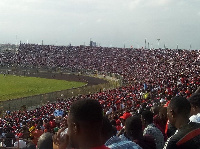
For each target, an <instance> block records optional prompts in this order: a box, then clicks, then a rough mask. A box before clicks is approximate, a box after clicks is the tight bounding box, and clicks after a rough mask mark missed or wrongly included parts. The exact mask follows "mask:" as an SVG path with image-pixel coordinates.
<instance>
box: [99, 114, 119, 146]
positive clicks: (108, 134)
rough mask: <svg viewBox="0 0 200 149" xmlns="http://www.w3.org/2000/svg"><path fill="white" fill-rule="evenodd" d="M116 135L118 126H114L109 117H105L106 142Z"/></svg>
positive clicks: (104, 135) (103, 134)
mask: <svg viewBox="0 0 200 149" xmlns="http://www.w3.org/2000/svg"><path fill="white" fill-rule="evenodd" d="M114 135H116V128H115V127H114V126H112V124H111V122H110V121H109V119H108V118H106V117H104V118H103V126H102V140H103V142H104V143H105V142H106V141H107V140H108V139H109V138H111V137H112V136H114Z"/></svg>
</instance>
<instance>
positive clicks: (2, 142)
mask: <svg viewBox="0 0 200 149" xmlns="http://www.w3.org/2000/svg"><path fill="white" fill-rule="evenodd" d="M0 149H19V138H1V139H0Z"/></svg>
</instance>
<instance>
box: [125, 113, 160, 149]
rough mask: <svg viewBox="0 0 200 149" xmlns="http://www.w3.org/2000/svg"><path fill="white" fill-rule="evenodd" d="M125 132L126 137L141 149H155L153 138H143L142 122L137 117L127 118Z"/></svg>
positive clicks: (146, 136)
mask: <svg viewBox="0 0 200 149" xmlns="http://www.w3.org/2000/svg"><path fill="white" fill-rule="evenodd" d="M125 131H126V134H127V136H128V137H129V138H130V139H131V140H132V141H133V142H135V143H137V144H138V145H139V146H141V147H142V148H143V149H156V144H155V141H154V139H153V137H151V136H148V135H145V136H143V131H142V121H141V118H140V117H139V116H133V117H129V118H128V119H127V120H126V125H125Z"/></svg>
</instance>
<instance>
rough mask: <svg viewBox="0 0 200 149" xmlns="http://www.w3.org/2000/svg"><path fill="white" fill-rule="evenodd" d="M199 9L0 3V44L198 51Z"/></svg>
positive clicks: (135, 1)
mask: <svg viewBox="0 0 200 149" xmlns="http://www.w3.org/2000/svg"><path fill="white" fill-rule="evenodd" d="M199 8H200V0H0V43H12V44H16V43H19V42H20V41H21V42H23V43H27V42H28V43H36V44H41V43H42V40H43V43H44V44H51V45H69V43H71V44H72V45H84V44H85V45H89V41H90V40H92V41H95V42H97V43H98V45H100V46H104V47H124V45H125V47H131V46H133V47H134V48H141V47H145V40H146V47H148V43H149V48H158V47H159V48H163V47H164V45H165V46H166V47H167V48H173V49H176V48H177V47H178V48H181V49H200V9H199ZM157 39H160V40H159V42H158V40H157Z"/></svg>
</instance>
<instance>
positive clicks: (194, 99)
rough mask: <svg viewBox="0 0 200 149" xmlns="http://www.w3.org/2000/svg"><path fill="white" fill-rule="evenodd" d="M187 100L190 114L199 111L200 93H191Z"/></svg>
mask: <svg viewBox="0 0 200 149" xmlns="http://www.w3.org/2000/svg"><path fill="white" fill-rule="evenodd" d="M189 102H190V104H191V112H190V114H191V115H196V114H198V113H200V93H196V94H193V95H192V96H191V97H190V98H189Z"/></svg>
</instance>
